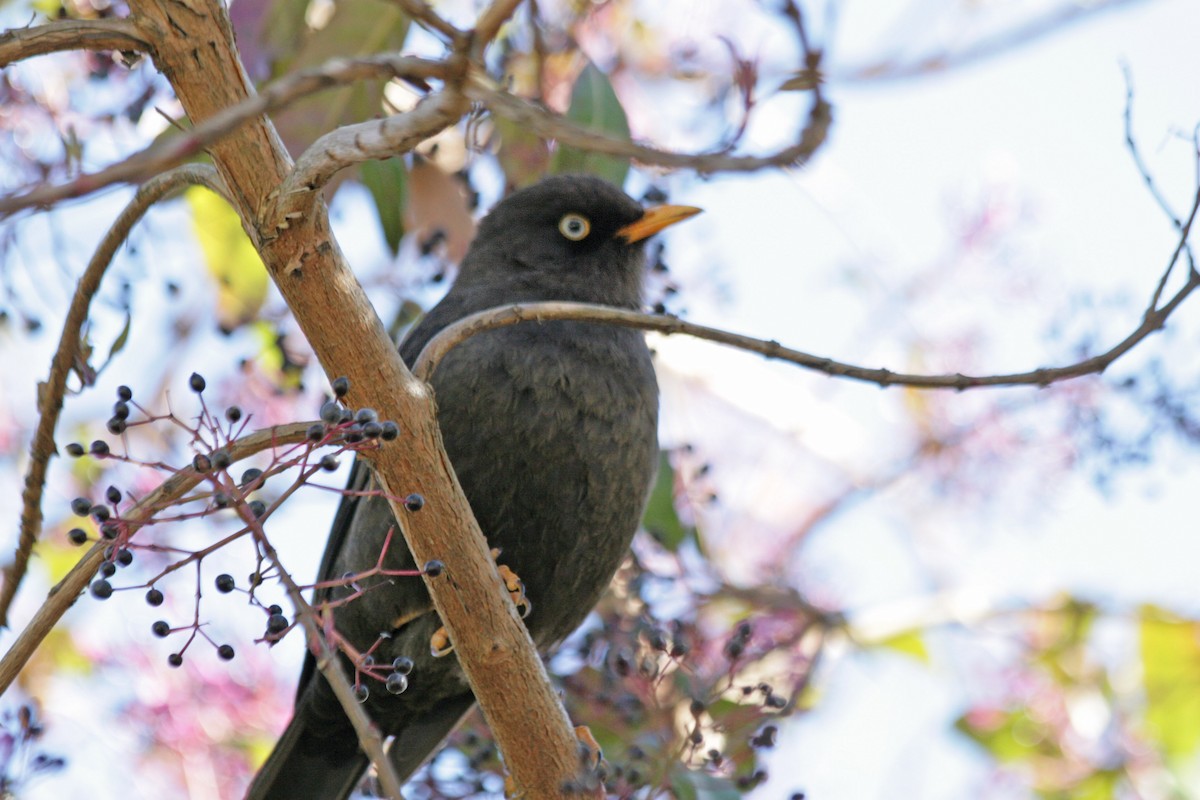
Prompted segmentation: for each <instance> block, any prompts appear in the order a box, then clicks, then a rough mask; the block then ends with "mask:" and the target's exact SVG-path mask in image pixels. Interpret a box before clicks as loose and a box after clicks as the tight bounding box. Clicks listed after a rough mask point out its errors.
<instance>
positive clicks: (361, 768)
mask: <svg viewBox="0 0 1200 800" xmlns="http://www.w3.org/2000/svg"><path fill="white" fill-rule="evenodd" d="M306 716H307V715H303V714H301V715H297V716H296V717H295V718H293V719H292V721H291V722H290V723H288V726H287V730H285V731H284V732H283V736H282V737H280V739H279V742H278V743H277V744H276V745H275V749H274V750H273V751H272V752H271V755H270V756H268V757H267V761H266V763H264V764H263V765H262V768H261V769H259V771H258V774H257V775H255V776H254V781H253V783H251V784H250V788H249V790H248V791H247V792H246V800H346V798H347V797H349V796H350V793H351V792H352V791H354V787H355V786H357V785H358V782H359V781H360V780H361V779H362V776H363V772H365V771H366V769H367V757H366V756H365V755H364V754H363V752H362V751H361V750H360V749H359V748H358V743H357V742H356V741H355V740H354V739H353V736H354V733H353V731H349V736H350V737H351V740H350V742H337V746H336V747H333V748H331V747H330V744H331V742H330V740H329V737H328V736H327V735H326V736H321V737H318V736H316V735H314V732H313V731H312V730H310V729H309V726H310V725H312V724H313V723H312V722H311V721H309V722H305V717H306ZM347 744H348V745H349V746H350V748H352V749H353V751H352V752H347V748H346V745H347ZM331 751H334V752H331Z"/></svg>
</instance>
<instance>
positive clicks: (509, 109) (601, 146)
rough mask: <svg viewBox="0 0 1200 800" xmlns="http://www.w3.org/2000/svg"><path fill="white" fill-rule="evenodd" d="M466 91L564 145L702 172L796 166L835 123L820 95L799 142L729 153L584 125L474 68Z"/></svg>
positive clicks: (492, 108)
mask: <svg viewBox="0 0 1200 800" xmlns="http://www.w3.org/2000/svg"><path fill="white" fill-rule="evenodd" d="M464 91H465V92H466V94H467V96H468V97H469V98H470V99H472V100H474V101H477V102H480V103H483V104H484V105H485V106H487V108H488V109H489V110H490V111H491V112H492V113H493V114H495V115H497V116H500V117H504V118H506V119H509V120H511V121H513V122H516V123H517V124H519V125H522V126H524V127H526V128H528V129H529V130H531V131H532V132H533V133H535V134H537V135H538V136H541V137H543V138H546V139H554V140H555V141H557V142H559V143H560V144H565V145H570V146H572V147H578V148H580V149H583V150H588V151H590V152H593V153H604V154H606V155H614V156H624V157H626V158H630V159H633V160H635V161H638V162H640V163H642V164H646V165H648V166H657V167H668V168H671V169H694V170H696V171H697V172H700V173H702V174H712V173H715V172H754V171H757V170H762V169H767V168H768V167H792V166H797V165H799V164H803V163H804V162H805V161H807V160H808V159H809V157H811V156H812V154H813V153H814V152H816V150H817V148H818V147H820V146H821V144H822V143H823V142H824V141H825V135H826V133H827V132H828V130H829V125H830V123H831V122H832V113H831V110H830V107H829V104H828V103H826V102H825V101H824V100H822V99H820V98H819V97H814V101H813V106H812V109H811V110H810V111H809V116H808V121H807V123H806V124H805V127H804V130H803V131H802V132H801V133H800V136H799V138H798V139H797V141H796V142H795V143H794V144H791V145H789V146H787V147H785V148H783V149H782V150H779V151H777V152H775V153H772V154H769V155H765V156H747V155H730V154H727V153H719V152H718V153H675V152H672V151H669V150H660V149H658V148H655V147H648V146H646V145H641V144H637V143H635V142H631V141H629V140H627V139H618V138H615V137H612V136H609V135H607V134H603V133H598V132H596V131H591V130H587V129H586V128H581V127H580V126H578V125H576V124H575V123H573V122H570V121H568V120H567V119H565V118H563V117H561V116H559V115H557V114H554V113H551V112H550V111H547V110H546V109H544V108H542V107H540V106H537V105H534V104H533V103H530V102H529V101H527V100H524V99H522V98H519V97H516V96H514V95H512V94H510V93H508V92H505V91H501V90H500V89H498V88H497V87H496V86H495V83H494V82H493V81H492V80H491V78H489V77H487V76H486V75H485V74H483V73H482V72H478V71H476V72H473V74H472V76H471V79H470V80H468V82H467V85H466V86H465V87H464Z"/></svg>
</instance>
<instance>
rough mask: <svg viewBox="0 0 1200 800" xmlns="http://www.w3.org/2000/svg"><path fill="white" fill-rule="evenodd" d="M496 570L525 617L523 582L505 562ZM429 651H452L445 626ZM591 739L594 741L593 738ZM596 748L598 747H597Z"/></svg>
mask: <svg viewBox="0 0 1200 800" xmlns="http://www.w3.org/2000/svg"><path fill="white" fill-rule="evenodd" d="M498 558H500V548H499V547H493V548H492V560H493V561H496V560H497V559H498ZM496 571H497V572H499V573H500V580H502V581H503V582H504V589H505V591H507V592H508V596H509V597H510V598H511V599H512V601H513V605H515V606H516V607H517V613H518V614H520V615H521V619H525V618H526V617H528V616H529V612H530V611H532V610H533V603H531V602H529V598H528V597H526V596H525V584H524V583H522V582H521V579H520V577H518V576H517V573H515V572H513V571H512V569H511V568H509V567H508V565H506V564H497V565H496ZM429 651H430V652H431V653H433V656H434V658H441V657H442V656H447V655H450V654H451V653H452V652H454V645H453V644H451V643H450V634H449V633H447V632H446V628H445V626H442V627H440V628H438V629H437V630H436V631H434V632H433V636H431V637H430V638H429ZM592 741H593V743H594V742H595V740H594V739H593V740H592ZM598 750H599V748H597V751H598Z"/></svg>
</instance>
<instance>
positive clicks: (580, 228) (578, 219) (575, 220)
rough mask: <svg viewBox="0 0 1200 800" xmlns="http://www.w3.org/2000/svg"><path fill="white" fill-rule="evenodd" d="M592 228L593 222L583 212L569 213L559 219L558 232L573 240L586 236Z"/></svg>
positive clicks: (576, 240)
mask: <svg viewBox="0 0 1200 800" xmlns="http://www.w3.org/2000/svg"><path fill="white" fill-rule="evenodd" d="M591 230H592V223H590V222H588V218H587V217H585V216H583V215H582V214H567V215H566V216H565V217H563V218H562V219H560V220H559V221H558V232H559V233H561V234H562V235H563V236H565V237H567V238H568V239H570V240H571V241H572V242H578V241H579V240H580V239H583V238H585V237H586V236H587V235H588V234H589V233H591Z"/></svg>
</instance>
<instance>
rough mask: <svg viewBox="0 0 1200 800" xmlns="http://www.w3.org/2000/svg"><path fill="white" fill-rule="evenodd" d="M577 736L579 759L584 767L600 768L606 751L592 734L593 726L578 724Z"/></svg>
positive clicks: (576, 727)
mask: <svg viewBox="0 0 1200 800" xmlns="http://www.w3.org/2000/svg"><path fill="white" fill-rule="evenodd" d="M575 738H576V739H578V740H579V760H580V762H581V763H582V764H583V767H584V769H587V770H597V769H599V768H600V762H602V761H603V760H604V752H603V751H602V750H601V749H600V743H599V742H597V741H596V737H595V736H593V735H592V730H591V728H589V727H588V726H587V725H576V726H575Z"/></svg>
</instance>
